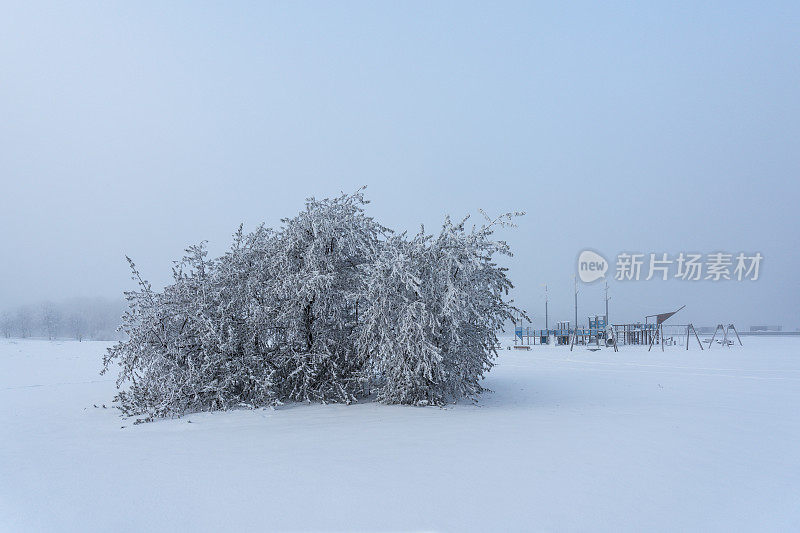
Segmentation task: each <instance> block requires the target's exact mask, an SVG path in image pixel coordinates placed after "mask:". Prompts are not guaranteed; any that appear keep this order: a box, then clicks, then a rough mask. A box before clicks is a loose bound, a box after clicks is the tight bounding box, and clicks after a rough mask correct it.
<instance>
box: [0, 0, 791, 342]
mask: <svg viewBox="0 0 800 533" xmlns="http://www.w3.org/2000/svg"><path fill="white" fill-rule="evenodd" d="M797 18H798V7H797V5H796V3H792V2H776V3H771V4H770V5H768V6H764V5H763V4H760V3H749V2H734V3H731V4H727V5H726V6H725V9H724V10H723V9H721V8H720V7H719V6H712V5H707V6H698V5H696V4H695V3H672V4H669V5H660V6H656V5H651V6H639V7H636V8H631V7H630V6H627V7H622V6H618V5H617V6H609V5H603V6H600V5H595V4H591V3H577V4H574V5H560V6H545V5H537V4H530V3H516V2H510V3H504V4H502V5H499V6H497V5H489V4H480V3H446V2H443V3H436V4H432V5H425V6H423V5H416V6H413V8H412V7H411V6H408V5H405V4H402V3H398V4H382V5H380V6H379V5H371V4H368V3H358V2H356V3H350V4H348V5H320V4H312V3H308V4H304V3H288V4H287V3H264V4H259V5H251V6H247V7H245V6H243V5H241V4H230V5H224V6H219V5H217V6H212V5H203V6H199V5H192V4H184V3H180V2H176V3H170V4H167V5H165V4H162V3H144V4H136V5H104V4H72V5H68V4H60V3H58V4H40V3H27V2H26V3H15V4H12V5H8V6H6V14H5V16H3V17H2V20H1V21H0V35H2V46H0V63H2V65H3V83H2V84H0V113H2V116H3V117H4V118H3V120H2V123H0V141H2V142H0V161H2V163H0V171H2V175H3V180H2V181H3V187H2V199H1V200H0V202H2V209H0V245H2V247H3V250H4V260H3V261H2V262H1V263H0V280H2V283H0V309H10V308H16V307H17V306H19V305H33V306H39V305H40V303H41V302H44V301H55V302H58V301H62V300H64V299H67V298H73V297H89V298H94V297H104V298H109V299H118V300H121V299H122V291H123V290H128V289H131V288H134V284H133V283H132V282H131V280H130V276H129V272H128V267H127V263H126V261H125V255H128V256H130V257H132V258H133V259H134V260H135V261H136V262H137V264H138V265H139V266H140V267H141V270H142V272H143V274H144V275H145V277H146V278H147V279H149V280H150V281H151V282H153V283H154V285H155V286H163V285H164V284H165V283H167V282H168V281H169V278H170V275H171V266H172V261H174V260H177V259H179V258H180V257H181V256H182V255H183V250H184V249H185V248H186V247H187V246H189V245H191V244H196V243H198V242H200V241H203V240H207V241H208V243H209V250H210V253H211V254H212V255H220V254H222V253H224V251H225V250H226V249H227V248H228V246H229V245H230V243H231V235H232V234H233V232H234V231H235V230H236V228H237V227H238V225H239V224H240V223H244V224H245V227H246V229H248V230H252V229H254V228H255V227H256V226H257V225H258V224H260V223H262V222H264V223H266V225H267V226H270V227H276V226H278V225H279V223H280V219H281V218H284V217H288V216H293V215H294V214H295V213H297V212H298V211H300V210H301V209H302V208H303V203H304V200H305V199H306V198H307V197H309V196H315V197H317V198H324V197H332V196H336V195H338V194H339V193H340V192H342V191H344V192H348V193H349V192H353V191H355V190H356V189H358V188H359V187H360V186H362V185H367V186H368V189H367V197H368V198H369V199H370V200H372V204H371V205H370V207H369V212H370V213H371V214H372V215H373V216H376V217H378V218H379V219H381V220H383V221H384V223H386V224H387V225H389V226H391V227H393V228H396V229H399V230H403V229H407V230H410V231H412V232H413V231H416V230H417V228H418V227H419V225H420V224H425V226H426V227H427V228H428V229H430V230H435V229H436V228H438V227H439V226H440V224H441V223H442V221H443V218H444V215H445V214H450V215H451V216H453V217H454V218H459V217H461V216H464V215H467V214H470V215H473V219H475V217H476V216H478V209H479V208H483V209H485V210H486V211H487V212H489V213H490V214H492V215H496V214H499V213H503V212H506V211H512V210H518V211H526V212H527V213H528V215H527V216H526V217H525V218H524V219H522V220H520V221H519V225H520V226H519V228H518V229H517V230H513V231H508V232H507V233H506V234H504V235H503V236H504V237H507V238H508V240H509V242H510V243H511V245H512V248H513V250H514V251H515V256H514V258H513V260H511V261H509V262H508V266H509V267H510V269H511V279H512V280H513V281H514V283H515V286H516V288H515V290H514V297H515V299H516V301H517V302H518V303H519V304H520V305H521V306H523V307H525V308H527V309H529V311H530V312H531V313H532V314H533V315H534V325H536V326H537V327H541V326H543V319H544V317H543V314H544V309H543V307H544V306H543V303H544V302H543V300H544V289H543V285H544V284H548V286H549V290H550V297H551V300H550V312H551V318H555V319H558V320H567V319H570V318H571V317H572V316H573V312H572V306H573V301H572V277H573V276H574V275H575V273H576V272H575V268H576V266H575V263H576V258H577V256H578V254H579V253H580V252H581V251H582V250H584V249H587V248H588V249H593V250H597V251H599V252H601V253H602V254H603V255H604V256H605V257H606V259H608V260H609V261H611V262H613V261H614V259H615V257H616V256H617V254H619V253H620V252H639V253H642V254H650V253H655V254H662V253H668V254H670V256H671V257H673V258H674V257H675V256H677V255H678V254H679V253H680V252H695V253H701V254H711V253H715V252H725V253H730V254H737V253H739V252H745V253H747V254H753V253H756V252H760V253H761V254H763V257H764V260H763V264H762V269H761V273H760V277H759V279H758V280H757V281H753V282H750V281H746V282H745V281H742V282H738V281H723V282H710V281H703V280H701V281H699V282H687V281H680V280H674V279H673V280H671V281H666V282H665V281H660V280H651V281H649V282H645V281H639V282H618V281H616V280H615V279H614V277H613V266H612V270H611V272H609V275H607V279H609V281H610V285H611V289H610V293H611V294H612V298H613V300H612V304H611V305H612V307H611V314H612V317H614V319H615V320H618V321H633V320H641V319H642V317H643V316H644V315H645V314H651V313H657V312H663V311H667V310H672V309H675V308H677V307H680V306H681V305H684V304H685V305H686V306H687V307H686V309H685V310H684V311H683V312H682V313H683V316H684V320H685V321H692V322H694V323H697V324H704V325H706V324H709V325H713V324H716V323H717V322H735V323H737V324H738V325H740V326H741V327H744V328H746V327H748V326H750V325H754V324H780V325H783V326H784V329H789V330H794V329H796V328H797V327H800V311H798V309H800V308H798V306H797V305H795V300H796V297H797V296H798V295H800V290H799V289H800V285H799V283H800V281H798V275H797V271H798V266H800V252H799V251H798V249H797V247H796V246H793V242H792V235H793V232H794V230H795V228H796V227H798V226H799V225H800V214H799V211H798V209H797V198H798V197H799V196H800V194H799V193H800V189H799V188H798V187H800V185H798V181H797V180H796V179H794V178H795V177H796V176H797V174H798V171H799V170H800V157H799V156H798V151H797V150H796V146H797V142H798V138H800V106H799V105H798V99H797V97H796V91H794V90H793V88H794V87H797V86H798V82H800V68H798V67H800V65H798V61H799V60H798V58H800V53H798V52H800V49H799V47H800V39H798V32H797V24H796V21H797ZM601 286H602V281H601V282H598V283H596V284H594V285H585V286H583V287H581V295H580V302H579V307H580V310H579V315H580V317H581V318H579V320H581V321H583V320H584V318H582V317H585V316H586V315H589V314H595V313H598V312H603V311H604V309H603V294H602V289H601Z"/></svg>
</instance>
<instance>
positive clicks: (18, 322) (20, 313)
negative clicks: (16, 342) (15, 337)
mask: <svg viewBox="0 0 800 533" xmlns="http://www.w3.org/2000/svg"><path fill="white" fill-rule="evenodd" d="M32 322H33V313H31V310H30V309H29V308H28V307H20V308H19V309H17V316H16V318H15V319H14V326H16V328H15V329H16V330H17V333H18V334H19V336H20V337H22V338H23V339H26V338H28V337H30V336H31V328H32V327H33V324H32Z"/></svg>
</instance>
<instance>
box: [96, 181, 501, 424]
mask: <svg viewBox="0 0 800 533" xmlns="http://www.w3.org/2000/svg"><path fill="white" fill-rule="evenodd" d="M366 204H367V201H366V200H365V199H364V197H363V194H362V191H361V190H359V191H358V192H356V193H355V194H350V195H341V196H339V197H336V198H333V199H324V200H316V199H314V198H310V199H308V200H307V201H306V206H305V209H304V210H303V211H302V212H300V213H299V214H298V215H297V216H295V217H293V218H290V219H285V220H283V221H282V226H281V227H280V228H279V229H277V230H275V231H273V230H270V229H268V228H264V227H259V228H257V229H256V231H254V232H252V233H249V234H245V233H244V232H243V230H242V228H241V227H240V228H239V230H238V231H237V232H236V233H235V234H234V242H233V246H232V247H231V249H230V250H229V251H228V252H227V253H226V254H225V255H223V256H221V257H219V258H217V259H213V260H210V259H208V258H207V253H206V250H205V248H204V246H203V245H202V244H201V245H197V246H192V247H189V248H188V249H187V250H186V252H187V253H186V255H185V257H184V258H183V259H182V260H181V261H179V262H177V263H176V264H175V266H174V268H173V282H172V283H171V284H170V285H168V286H167V287H165V288H164V290H163V291H161V292H159V291H155V290H153V289H152V287H151V286H150V285H149V283H147V282H146V281H145V280H144V279H143V278H142V277H141V275H140V274H139V271H138V270H137V269H136V266H135V265H134V264H133V262H132V261H131V262H130V266H131V269H132V272H133V276H134V279H135V280H136V281H137V283H138V284H139V289H138V290H137V291H132V292H129V293H126V297H127V300H128V305H129V309H128V311H127V312H126V313H125V315H124V317H123V324H122V326H121V329H122V330H123V332H124V333H125V334H126V336H127V339H126V340H124V341H122V342H120V343H118V344H116V345H115V346H113V347H111V348H110V349H109V350H108V353H107V354H106V357H105V359H104V364H105V370H104V371H108V370H109V369H111V367H112V365H115V364H116V365H119V369H120V373H119V377H118V380H117V385H118V387H120V388H121V389H122V390H121V391H120V393H119V394H118V397H117V400H118V402H119V405H120V407H121V408H122V410H123V411H124V412H125V413H127V414H134V413H135V414H142V413H144V414H147V415H149V416H173V415H180V414H182V413H184V412H187V411H196V410H208V409H227V408H230V407H234V406H237V405H247V406H261V405H271V404H275V403H278V402H282V401H315V402H346V403H349V402H352V401H354V400H356V399H358V398H360V397H364V396H368V395H370V393H371V392H372V391H374V392H376V393H377V398H378V399H379V400H380V401H383V402H387V403H413V404H438V405H441V404H443V403H445V402H447V401H451V400H455V399H458V398H461V397H464V396H472V397H474V396H475V395H476V394H477V393H479V392H480V391H481V390H482V389H481V387H480V385H479V380H480V379H481V377H482V376H483V373H484V372H485V371H486V370H488V369H489V368H490V367H491V359H492V357H493V356H494V354H495V352H494V345H495V343H496V340H497V339H496V337H495V332H496V330H497V329H498V328H499V327H501V326H502V324H503V322H504V321H505V320H506V319H507V318H510V317H511V316H512V313H513V311H514V308H513V307H512V306H511V303H510V302H507V301H506V300H505V299H504V295H505V294H506V293H507V290H508V288H510V287H511V284H510V282H509V281H508V279H507V278H506V275H505V271H504V269H502V268H499V267H498V266H497V265H496V264H495V263H493V262H492V256H493V255H494V254H497V253H499V254H508V253H509V252H508V247H507V245H505V243H503V242H497V241H493V240H491V238H490V236H491V233H492V228H493V227H494V226H496V225H498V224H506V223H508V222H509V221H510V216H505V217H501V219H498V220H497V221H495V222H494V223H492V224H488V225H484V226H482V227H481V228H473V229H472V230H471V231H466V230H465V227H464V222H461V223H460V224H452V223H450V221H449V220H448V221H447V222H446V223H445V225H444V227H443V229H442V232H441V234H440V235H439V237H438V238H435V239H434V238H433V237H431V236H428V235H425V234H424V232H421V233H420V234H419V235H417V236H415V237H414V238H413V239H410V240H409V239H408V238H406V236H405V235H401V236H392V233H391V231H390V230H388V229H387V228H385V227H383V226H381V225H380V224H378V223H377V222H375V221H374V220H373V219H372V218H371V217H369V216H367V215H366V213H365V211H364V206H365V205H366ZM129 261H130V260H129Z"/></svg>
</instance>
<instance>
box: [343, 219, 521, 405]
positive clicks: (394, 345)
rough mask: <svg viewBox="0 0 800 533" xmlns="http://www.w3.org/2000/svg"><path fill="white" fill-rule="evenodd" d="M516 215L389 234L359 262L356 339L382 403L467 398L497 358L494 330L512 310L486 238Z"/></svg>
mask: <svg viewBox="0 0 800 533" xmlns="http://www.w3.org/2000/svg"><path fill="white" fill-rule="evenodd" d="M515 215H518V213H514V214H507V215H503V216H502V217H500V218H498V219H496V220H494V221H489V223H488V224H485V225H483V226H481V227H478V228H476V227H473V228H472V229H471V230H470V231H467V230H466V229H465V223H466V220H467V219H464V220H462V221H461V222H460V223H458V224H453V223H452V222H451V221H450V219H449V218H447V219H446V220H445V223H444V225H443V227H442V230H441V232H440V234H439V236H438V237H437V238H435V239H434V238H432V237H431V236H427V235H425V233H424V231H420V233H419V234H417V235H416V236H415V237H414V238H413V239H412V240H410V241H409V240H406V239H405V238H404V236H400V237H396V238H392V239H389V240H388V241H387V242H386V243H385V246H384V247H383V250H382V253H381V254H380V256H379V257H378V258H377V259H376V261H375V262H373V263H372V264H370V265H369V266H367V267H366V270H367V272H368V273H369V274H368V282H367V292H366V293H365V297H364V300H365V301H366V302H367V303H366V305H365V306H364V312H363V316H362V320H363V325H362V327H361V330H360V336H359V341H358V349H359V355H360V357H361V358H364V359H366V360H367V361H369V362H370V364H369V365H368V369H369V378H368V381H369V382H370V383H371V384H372V386H373V387H375V388H376V390H377V393H378V399H379V400H380V401H383V402H387V403H413V404H421V405H427V404H436V405H442V404H444V403H447V402H448V401H452V400H456V399H459V398H462V397H471V398H474V397H475V396H476V395H477V394H478V393H480V392H481V391H482V390H483V388H482V387H481V385H480V380H481V379H482V377H483V375H484V373H485V372H486V371H488V370H489V369H490V368H491V367H492V366H493V363H492V360H493V359H494V357H495V356H496V355H497V352H496V348H495V346H496V345H497V336H496V334H497V331H498V330H500V329H502V327H503V324H504V323H505V322H506V321H507V320H509V319H512V318H513V316H514V314H515V313H517V312H519V310H518V309H516V308H515V307H513V305H512V303H511V302H510V301H506V300H505V299H504V296H505V295H507V294H508V290H509V289H510V288H511V287H512V285H511V282H510V281H509V280H508V278H507V277H506V269H504V268H502V267H499V266H498V265H497V264H496V263H495V262H493V256H494V255H495V254H501V255H510V250H509V247H508V245H507V244H506V243H505V242H503V241H495V240H492V239H491V235H492V233H493V231H494V228H495V227H496V226H498V225H511V220H512V217H513V216H515Z"/></svg>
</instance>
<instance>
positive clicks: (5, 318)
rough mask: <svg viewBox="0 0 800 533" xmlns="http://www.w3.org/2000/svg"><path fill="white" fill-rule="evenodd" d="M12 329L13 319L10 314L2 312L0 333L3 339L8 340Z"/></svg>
mask: <svg viewBox="0 0 800 533" xmlns="http://www.w3.org/2000/svg"><path fill="white" fill-rule="evenodd" d="M13 329H14V318H13V317H12V316H11V312H9V311H3V314H2V315H0V333H2V334H3V337H5V338H6V339H8V338H9V337H11V332H12V330H13Z"/></svg>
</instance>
